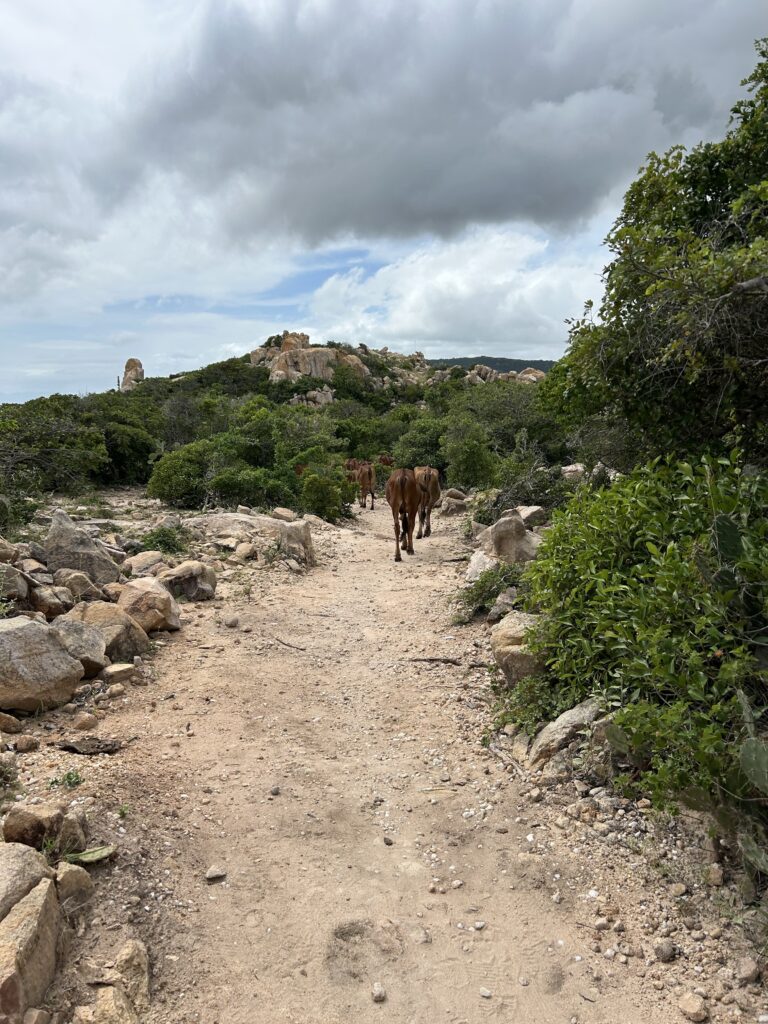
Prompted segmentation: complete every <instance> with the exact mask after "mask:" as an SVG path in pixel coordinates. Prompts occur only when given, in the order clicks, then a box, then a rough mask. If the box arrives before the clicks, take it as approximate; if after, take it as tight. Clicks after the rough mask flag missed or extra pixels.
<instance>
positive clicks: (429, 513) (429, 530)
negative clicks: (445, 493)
mask: <svg viewBox="0 0 768 1024" xmlns="http://www.w3.org/2000/svg"><path fill="white" fill-rule="evenodd" d="M424 518H425V519H426V521H427V526H426V529H425V530H424V536H425V537H429V535H430V534H431V533H432V509H431V508H428V509H427V511H426V512H425V513H424Z"/></svg>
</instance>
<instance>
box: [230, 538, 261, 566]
mask: <svg viewBox="0 0 768 1024" xmlns="http://www.w3.org/2000/svg"><path fill="white" fill-rule="evenodd" d="M235 556H236V557H237V558H239V559H241V561H243V562H249V561H250V560H251V559H252V558H258V557H259V549H258V547H257V546H256V545H255V544H252V543H251V542H250V541H243V542H242V543H240V544H238V545H237V547H236V548H235Z"/></svg>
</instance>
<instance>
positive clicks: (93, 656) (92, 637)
mask: <svg viewBox="0 0 768 1024" xmlns="http://www.w3.org/2000/svg"><path fill="white" fill-rule="evenodd" d="M51 632H52V633H53V634H54V635H55V636H56V637H57V638H58V639H59V640H60V641H61V643H62V644H63V646H64V647H65V648H66V650H67V652H68V653H69V654H70V655H71V657H73V658H76V659H77V660H78V661H79V662H80V664H81V665H82V666H83V675H84V678H85V679H92V678H93V677H94V676H97V675H98V674H99V672H101V670H102V669H103V668H106V667H107V665H108V664H109V658H108V657H107V645H106V642H105V640H104V637H103V635H102V633H101V630H100V629H97V627H96V626H91V625H89V624H88V623H87V622H81V621H77V620H74V619H67V618H66V617H64V618H59V619H57V620H56V622H54V624H53V625H52V626H51Z"/></svg>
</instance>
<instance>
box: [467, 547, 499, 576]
mask: <svg viewBox="0 0 768 1024" xmlns="http://www.w3.org/2000/svg"><path fill="white" fill-rule="evenodd" d="M498 564H499V560H498V558H492V557H491V556H490V555H486V553H485V552H484V551H475V552H473V554H472V557H471V558H470V560H469V565H468V566H467V571H466V573H465V574H464V579H465V580H466V582H467V583H477V581H478V580H479V579H480V577H481V576H482V574H483V573H484V572H487V571H488V570H489V569H495V568H496V566H497V565H498Z"/></svg>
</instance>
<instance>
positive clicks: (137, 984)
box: [115, 939, 149, 1013]
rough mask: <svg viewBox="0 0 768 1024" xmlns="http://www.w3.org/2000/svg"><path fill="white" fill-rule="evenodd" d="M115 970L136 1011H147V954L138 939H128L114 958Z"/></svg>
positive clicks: (145, 948)
mask: <svg viewBox="0 0 768 1024" xmlns="http://www.w3.org/2000/svg"><path fill="white" fill-rule="evenodd" d="M115 970H116V971H117V973H118V974H119V975H120V977H121V978H122V979H123V985H124V986H125V991H126V993H127V994H128V997H129V999H130V1000H131V1002H132V1003H133V1005H134V1006H135V1007H136V1009H137V1010H139V1011H141V1012H142V1013H145V1012H146V1011H147V1010H148V1009H149V954H148V953H147V947H146V946H145V945H144V943H143V942H140V941H139V939H129V940H128V942H126V943H125V945H124V946H123V947H122V948H121V949H120V951H119V952H118V954H117V957H116V958H115Z"/></svg>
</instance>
